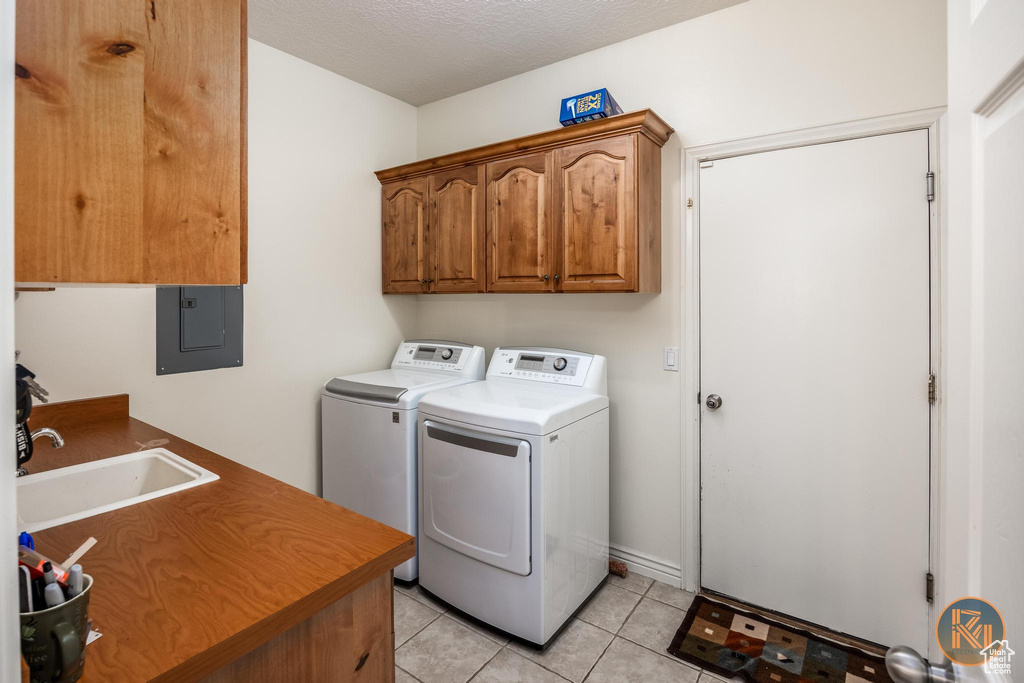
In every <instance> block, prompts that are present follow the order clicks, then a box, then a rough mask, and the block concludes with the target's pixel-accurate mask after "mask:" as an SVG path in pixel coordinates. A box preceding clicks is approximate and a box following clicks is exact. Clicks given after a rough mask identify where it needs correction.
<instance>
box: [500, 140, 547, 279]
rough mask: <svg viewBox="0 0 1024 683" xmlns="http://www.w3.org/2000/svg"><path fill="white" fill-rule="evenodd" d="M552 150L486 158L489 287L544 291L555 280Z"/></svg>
mask: <svg viewBox="0 0 1024 683" xmlns="http://www.w3.org/2000/svg"><path fill="white" fill-rule="evenodd" d="M550 176H551V172H550V155H549V154H547V153H543V154H534V155H531V156H525V157H518V158H515V159H507V160H504V161H495V162H492V163H489V164H487V289H488V291H491V292H541V291H546V290H550V289H551V287H552V285H553V282H554V281H553V279H552V272H551V267H552V265H553V264H552V259H551V220H550V216H549V214H550V203H551V202H550V192H551V190H550Z"/></svg>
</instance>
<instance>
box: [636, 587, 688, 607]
mask: <svg viewBox="0 0 1024 683" xmlns="http://www.w3.org/2000/svg"><path fill="white" fill-rule="evenodd" d="M646 595H647V597H648V598H654V599H655V600H657V601H658V602H664V603H666V604H668V605H672V606H673V607H678V608H679V609H681V610H687V609H690V603H691V602H693V598H694V597H695V596H694V594H693V593H691V592H690V591H684V590H682V589H681V588H676V587H675V586H670V585H668V584H667V583H662V582H661V581H655V582H654V583H653V584H651V587H650V589H649V590H648V591H647V593H646Z"/></svg>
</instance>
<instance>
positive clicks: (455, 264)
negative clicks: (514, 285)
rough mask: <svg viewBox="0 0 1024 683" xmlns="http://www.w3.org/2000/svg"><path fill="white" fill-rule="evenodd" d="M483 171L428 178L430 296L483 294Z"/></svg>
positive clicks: (478, 168) (459, 170)
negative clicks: (431, 268)
mask: <svg viewBox="0 0 1024 683" xmlns="http://www.w3.org/2000/svg"><path fill="white" fill-rule="evenodd" d="M484 209H485V207H484V167H483V166H467V167H466V168H457V169H453V170H451V171H444V172H442V173H435V174H434V175H432V176H430V234H429V236H428V244H427V246H428V248H429V249H430V256H431V263H432V265H433V282H430V278H429V277H428V278H427V281H428V284H429V285H430V291H431V292H482V291H484V236H485V233H484Z"/></svg>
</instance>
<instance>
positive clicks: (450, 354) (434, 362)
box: [391, 340, 483, 372]
mask: <svg viewBox="0 0 1024 683" xmlns="http://www.w3.org/2000/svg"><path fill="white" fill-rule="evenodd" d="M478 350H479V351H478ZM477 356H479V358H477ZM471 358H472V359H473V360H475V361H476V362H480V363H482V362H483V349H481V348H480V347H478V346H477V347H474V346H470V345H469V344H463V343H461V342H452V341H441V340H437V341H434V340H423V341H406V342H402V344H401V346H399V347H398V351H397V352H396V353H395V358H394V360H393V361H391V367H392V369H397V368H406V369H420V370H448V371H451V372H464V371H465V370H466V368H467V366H468V365H469V364H470V363H469V362H470V360H471Z"/></svg>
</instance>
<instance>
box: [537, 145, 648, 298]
mask: <svg viewBox="0 0 1024 683" xmlns="http://www.w3.org/2000/svg"><path fill="white" fill-rule="evenodd" d="M635 144H636V136H633V135H629V136H622V137H616V138H608V139H604V140H597V141H595V142H586V143H582V144H578V145H572V146H570V147H563V148H561V149H558V150H556V152H555V174H556V181H555V193H554V206H555V213H556V214H557V224H558V225H557V228H556V233H557V234H558V236H559V240H558V245H557V260H558V268H557V269H556V270H557V271H558V272H557V275H558V276H559V277H558V289H560V290H561V291H565V292H572V291H587V292H596V291H622V292H632V291H636V290H637V266H638V263H637V261H638V258H637V188H636V182H637V180H636V179H637V176H636V170H635V165H636V161H635V160H636V149H635V146H634V145H635Z"/></svg>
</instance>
